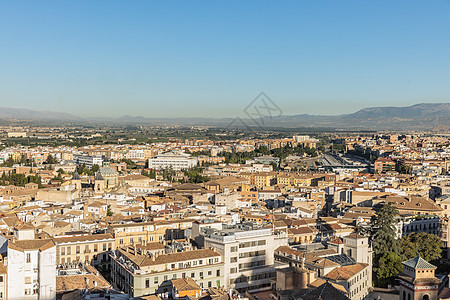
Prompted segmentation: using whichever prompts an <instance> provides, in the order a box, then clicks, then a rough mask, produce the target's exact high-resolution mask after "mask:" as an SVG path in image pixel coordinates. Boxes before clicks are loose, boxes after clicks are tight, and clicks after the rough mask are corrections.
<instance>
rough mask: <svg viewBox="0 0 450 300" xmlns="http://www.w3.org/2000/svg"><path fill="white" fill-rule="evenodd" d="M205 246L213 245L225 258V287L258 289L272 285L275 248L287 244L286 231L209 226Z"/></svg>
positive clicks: (205, 234) (241, 289)
mask: <svg viewBox="0 0 450 300" xmlns="http://www.w3.org/2000/svg"><path fill="white" fill-rule="evenodd" d="M203 234H204V244H205V247H206V248H208V247H213V248H215V249H217V251H218V252H219V253H220V254H222V256H223V257H225V264H224V275H225V278H224V285H225V288H227V289H228V288H232V289H236V290H237V291H239V292H245V291H250V292H255V291H261V290H267V289H270V288H271V279H273V278H275V277H276V271H275V265H276V264H278V263H276V262H275V259H274V251H275V249H277V248H278V247H279V246H283V245H287V235H286V234H285V233H284V232H280V233H273V232H272V229H270V228H259V227H257V228H256V227H255V228H253V226H251V225H250V226H249V225H243V224H238V225H236V226H224V227H223V228H222V229H221V230H217V229H216V230H214V229H213V228H209V229H206V232H204V233H203Z"/></svg>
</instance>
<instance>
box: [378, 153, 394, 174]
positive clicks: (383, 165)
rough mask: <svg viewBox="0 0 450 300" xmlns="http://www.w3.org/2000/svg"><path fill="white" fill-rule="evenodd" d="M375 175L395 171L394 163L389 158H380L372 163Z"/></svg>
mask: <svg viewBox="0 0 450 300" xmlns="http://www.w3.org/2000/svg"><path fill="white" fill-rule="evenodd" d="M374 169H375V173H386V172H390V171H395V162H394V161H392V160H391V159H389V158H384V157H380V158H378V159H377V160H376V161H375V163H374Z"/></svg>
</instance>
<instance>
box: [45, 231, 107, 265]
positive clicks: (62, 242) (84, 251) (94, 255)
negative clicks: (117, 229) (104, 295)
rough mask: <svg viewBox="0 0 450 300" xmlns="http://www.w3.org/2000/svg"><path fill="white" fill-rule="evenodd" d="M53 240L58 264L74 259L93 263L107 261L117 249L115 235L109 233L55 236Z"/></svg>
mask: <svg viewBox="0 0 450 300" xmlns="http://www.w3.org/2000/svg"><path fill="white" fill-rule="evenodd" d="M53 241H54V243H55V244H56V264H57V265H60V264H65V263H71V262H74V261H79V262H88V263H90V264H92V265H98V264H101V263H106V262H108V261H109V260H110V258H109V254H110V253H111V251H113V250H114V249H115V240H114V237H113V236H112V235H111V234H109V233H106V234H88V235H78V236H62V237H55V238H53Z"/></svg>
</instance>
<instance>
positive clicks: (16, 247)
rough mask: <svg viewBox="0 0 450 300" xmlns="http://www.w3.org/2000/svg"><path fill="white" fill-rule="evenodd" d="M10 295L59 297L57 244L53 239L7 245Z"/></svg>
mask: <svg viewBox="0 0 450 300" xmlns="http://www.w3.org/2000/svg"><path fill="white" fill-rule="evenodd" d="M7 268H8V276H7V278H8V281H7V282H8V284H7V289H8V291H7V294H8V299H44V300H52V299H56V246H55V243H54V242H53V241H52V240H50V239H42V240H13V241H10V242H9V245H8V267H7Z"/></svg>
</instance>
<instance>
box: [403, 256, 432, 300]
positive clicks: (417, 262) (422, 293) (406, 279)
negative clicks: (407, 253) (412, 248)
mask: <svg viewBox="0 0 450 300" xmlns="http://www.w3.org/2000/svg"><path fill="white" fill-rule="evenodd" d="M402 264H403V272H402V273H400V274H399V275H398V276H397V277H398V279H399V282H400V300H432V299H437V296H438V289H439V284H440V283H441V280H439V279H438V278H436V277H435V275H434V272H435V271H436V266H434V265H432V264H430V263H429V262H427V261H426V260H424V259H423V258H421V257H420V256H416V257H414V258H412V259H410V260H407V261H404V262H403V263H402Z"/></svg>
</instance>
